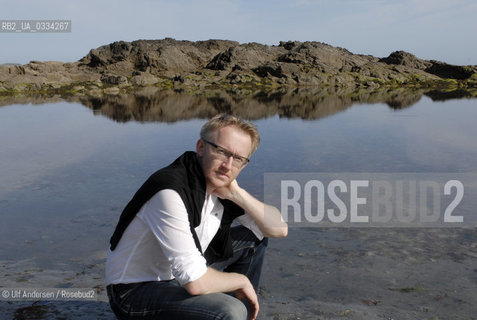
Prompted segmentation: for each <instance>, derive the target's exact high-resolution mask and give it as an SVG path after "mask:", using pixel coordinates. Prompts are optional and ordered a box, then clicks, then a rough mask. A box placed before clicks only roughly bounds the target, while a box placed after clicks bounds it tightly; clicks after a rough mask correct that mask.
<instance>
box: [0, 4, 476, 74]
mask: <svg viewBox="0 0 477 320" xmlns="http://www.w3.org/2000/svg"><path fill="white" fill-rule="evenodd" d="M476 17H477V1H475V0H288V1H285V0H274V1H273V0H204V1H202V0H174V1H165V0H136V1H132V0H129V1H127V0H81V1H80V0H15V1H10V0H0V19H3V20H5V19H68V20H71V21H72V32H71V33H66V34H61V33H53V34H47V33H36V34H26V33H21V34H15V33H0V63H7V62H15V63H27V62H28V61H30V60H39V61H47V60H56V61H64V62H69V61H76V60H78V59H80V58H81V57H83V56H85V55H86V54H87V53H88V52H89V50H90V49H93V48H97V47H99V46H101V45H105V44H109V43H111V42H114V41H119V40H125V41H133V40H137V39H163V38H165V37H170V38H175V39H178V40H192V41H195V40H207V39H227V40H235V41H238V42H240V43H247V42H259V43H264V44H269V45H277V44H278V43H279V41H282V40H283V41H287V40H299V41H308V40H310V41H320V42H325V43H328V44H330V45H333V46H338V47H343V48H346V49H348V50H349V51H351V52H353V53H359V54H371V55H373V56H377V57H384V56H388V55H389V54H390V53H391V52H393V51H396V50H405V51H408V52H411V53H413V54H415V55H416V56H418V57H420V58H423V59H435V60H440V61H444V62H448V63H452V64H460V65H467V64H474V65H477V36H476V34H477V19H476Z"/></svg>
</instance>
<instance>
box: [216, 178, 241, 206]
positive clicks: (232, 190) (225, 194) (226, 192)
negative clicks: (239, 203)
mask: <svg viewBox="0 0 477 320" xmlns="http://www.w3.org/2000/svg"><path fill="white" fill-rule="evenodd" d="M239 191H240V187H239V185H238V183H237V180H233V181H232V182H231V183H230V184H229V185H227V186H224V187H221V188H217V189H215V190H214V191H213V192H212V193H213V194H215V195H216V196H217V197H219V198H221V199H226V200H230V201H233V202H235V201H234V198H235V196H236V195H237V194H238V193H239Z"/></svg>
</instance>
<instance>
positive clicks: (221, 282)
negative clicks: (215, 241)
mask: <svg viewBox="0 0 477 320" xmlns="http://www.w3.org/2000/svg"><path fill="white" fill-rule="evenodd" d="M184 288H185V289H186V290H187V292H189V293H190V294H191V295H202V294H208V293H214V292H234V293H235V296H236V298H238V299H240V300H242V299H246V300H247V301H248V302H249V305H250V319H255V318H256V317H257V315H258V309H259V305H258V298H257V294H256V293H255V290H254V288H253V286H252V284H251V283H250V280H249V279H248V278H247V277H246V276H244V275H243V274H239V273H233V272H230V273H228V272H220V271H217V270H215V269H213V268H210V267H209V268H207V272H206V273H205V274H204V275H203V276H202V277H200V278H199V279H197V280H195V281H191V282H189V283H186V284H185V285H184Z"/></svg>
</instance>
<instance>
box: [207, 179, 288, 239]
mask: <svg viewBox="0 0 477 320" xmlns="http://www.w3.org/2000/svg"><path fill="white" fill-rule="evenodd" d="M212 193H213V194H215V195H216V196H217V197H219V198H221V199H227V200H230V201H232V202H234V203H235V204H237V205H238V206H240V207H241V208H242V209H244V210H245V212H247V213H248V214H249V215H250V216H251V217H252V219H253V220H254V221H255V223H256V224H257V226H258V227H259V229H260V231H261V232H262V234H263V235H264V236H265V237H270V238H283V237H286V236H287V234H288V225H287V224H286V222H285V221H283V219H282V215H281V213H280V211H279V210H278V209H277V208H275V207H273V206H270V205H267V204H264V203H263V202H261V201H259V200H257V199H256V198H255V197H253V196H252V195H251V194H249V193H248V192H247V191H246V190H245V189H242V188H241V187H240V186H239V185H238V183H237V180H233V181H232V182H231V183H230V184H229V185H227V186H224V187H220V188H217V189H215V190H214V191H212Z"/></svg>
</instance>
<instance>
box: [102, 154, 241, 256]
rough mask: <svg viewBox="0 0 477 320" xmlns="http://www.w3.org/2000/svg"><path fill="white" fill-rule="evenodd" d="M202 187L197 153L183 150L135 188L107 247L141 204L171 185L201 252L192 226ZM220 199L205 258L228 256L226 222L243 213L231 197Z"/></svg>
mask: <svg viewBox="0 0 477 320" xmlns="http://www.w3.org/2000/svg"><path fill="white" fill-rule="evenodd" d="M205 187H206V186H205V177H204V173H203V171H202V167H201V165H200V163H199V160H198V158H197V154H196V153H195V152H192V151H188V152H185V153H184V154H183V155H182V156H180V157H179V158H177V159H176V160H175V161H174V162H173V163H172V164H170V165H169V166H167V167H165V168H163V169H160V170H158V171H156V172H155V173H154V174H153V175H151V176H150V177H149V179H147V181H146V182H145V183H144V184H143V185H142V187H141V188H139V190H138V191H137V192H136V194H135V195H134V197H133V198H132V199H131V201H129V203H128V204H127V205H126V207H125V208H124V210H123V212H122V213H121V216H120V218H119V222H118V225H117V226H116V229H115V230H114V233H113V236H112V237H111V240H110V244H111V250H114V249H115V248H116V246H117V245H118V243H119V240H120V239H121V236H122V235H123V233H124V231H125V230H126V228H127V226H128V225H129V224H130V223H131V221H132V220H133V219H134V217H135V216H136V214H137V213H138V212H139V210H140V209H141V207H142V206H143V205H144V204H145V203H146V202H147V201H149V199H151V198H152V197H153V196H154V195H155V194H156V193H157V192H159V191H161V190H163V189H172V190H174V191H176V192H177V193H178V194H179V195H180V197H181V199H182V201H183V202H184V205H185V207H186V209H187V213H188V216H189V224H190V229H191V232H192V236H193V237H194V241H195V245H196V246H197V248H198V249H199V251H200V252H201V253H203V251H202V248H201V246H200V242H199V238H198V237H197V234H196V232H195V230H194V228H195V227H197V226H198V225H199V224H200V219H201V212H202V207H203V205H204V200H205V194H206V188H205ZM220 202H221V203H222V205H223V206H224V214H223V216H222V221H221V223H220V227H219V230H218V231H217V233H216V235H215V237H214V238H213V239H212V242H211V243H210V245H209V247H208V248H207V251H206V252H205V256H206V257H207V260H208V261H210V260H213V261H217V260H222V259H226V258H228V257H231V256H232V254H233V251H232V240H231V237H230V225H231V224H232V221H233V220H234V219H235V218H236V217H238V216H240V215H242V214H244V210H243V209H242V208H240V207H239V206H238V205H236V204H235V203H233V202H232V201H229V200H223V199H220ZM203 254H204V253H203Z"/></svg>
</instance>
